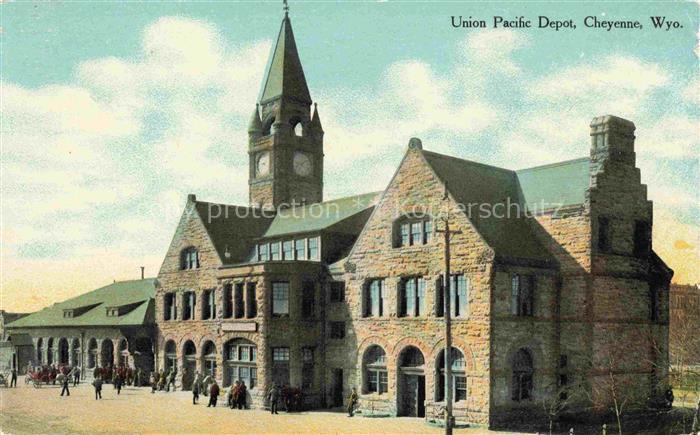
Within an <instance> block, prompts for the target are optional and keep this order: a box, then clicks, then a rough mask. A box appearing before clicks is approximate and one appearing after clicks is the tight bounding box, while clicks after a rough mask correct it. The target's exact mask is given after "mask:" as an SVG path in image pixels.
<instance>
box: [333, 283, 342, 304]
mask: <svg viewBox="0 0 700 435" xmlns="http://www.w3.org/2000/svg"><path fill="white" fill-rule="evenodd" d="M344 301H345V283H344V282H343V281H332V282H331V302H344Z"/></svg>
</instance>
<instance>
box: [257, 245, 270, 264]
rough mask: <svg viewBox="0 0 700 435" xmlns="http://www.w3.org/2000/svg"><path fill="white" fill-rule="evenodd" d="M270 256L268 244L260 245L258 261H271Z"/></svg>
mask: <svg viewBox="0 0 700 435" xmlns="http://www.w3.org/2000/svg"><path fill="white" fill-rule="evenodd" d="M269 260H270V256H269V254H268V245H267V243H262V244H260V245H258V261H269Z"/></svg>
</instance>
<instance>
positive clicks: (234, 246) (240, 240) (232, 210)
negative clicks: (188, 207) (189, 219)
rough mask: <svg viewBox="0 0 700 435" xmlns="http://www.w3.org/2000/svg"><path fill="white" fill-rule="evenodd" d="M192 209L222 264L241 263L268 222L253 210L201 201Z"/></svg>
mask: <svg viewBox="0 0 700 435" xmlns="http://www.w3.org/2000/svg"><path fill="white" fill-rule="evenodd" d="M195 207H196V210H197V213H198V214H199V217H200V219H201V220H202V223H203V224H204V227H205V228H206V230H207V233H209V238H210V239H211V241H212V243H213V244H214V248H215V249H216V252H217V253H218V254H219V259H220V260H221V262H222V263H223V264H234V263H238V262H241V261H243V260H244V259H245V258H246V255H247V254H248V251H249V250H250V249H251V247H252V246H253V244H254V240H255V239H257V238H259V237H260V236H262V235H263V233H264V232H265V230H266V229H267V228H268V227H269V226H270V223H271V222H272V218H270V217H266V216H264V215H263V214H262V213H261V210H260V209H256V208H253V207H242V206H236V205H228V204H216V203H211V202H204V201H196V203H195ZM227 252H228V256H227V254H226V253H227Z"/></svg>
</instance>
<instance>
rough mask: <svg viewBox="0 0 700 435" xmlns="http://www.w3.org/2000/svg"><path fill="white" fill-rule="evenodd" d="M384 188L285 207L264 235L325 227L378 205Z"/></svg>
mask: <svg viewBox="0 0 700 435" xmlns="http://www.w3.org/2000/svg"><path fill="white" fill-rule="evenodd" d="M380 196H381V192H371V193H365V194H362V195H356V196H348V197H345V198H338V199H334V200H331V201H325V202H320V203H315V204H310V205H305V206H299V207H290V208H288V209H283V210H281V211H280V212H279V213H278V214H277V216H275V219H274V220H273V221H272V224H271V225H270V227H269V228H268V229H267V231H266V232H265V234H264V235H263V237H265V238H267V237H277V236H282V235H285V234H298V233H309V232H314V231H321V230H323V229H326V228H328V227H330V226H332V225H335V224H337V223H339V222H341V221H343V220H345V219H347V218H349V217H351V216H354V215H356V214H357V213H360V212H362V211H364V210H367V209H369V208H371V207H374V206H375V205H376V203H377V201H378V200H379V197H380Z"/></svg>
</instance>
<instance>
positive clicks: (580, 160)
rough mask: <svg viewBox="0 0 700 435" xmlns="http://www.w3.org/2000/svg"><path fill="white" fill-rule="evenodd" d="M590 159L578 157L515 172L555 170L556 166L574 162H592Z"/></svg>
mask: <svg viewBox="0 0 700 435" xmlns="http://www.w3.org/2000/svg"><path fill="white" fill-rule="evenodd" d="M590 159H591V158H590V157H578V158H575V159H569V160H562V161H560V162H554V163H547V164H544V165H539V166H531V167H529V168H522V169H516V170H515V172H524V171H535V170H538V169H546V168H553V167H556V166H564V165H568V164H571V163H574V162H582V161H584V160H588V161H590Z"/></svg>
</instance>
